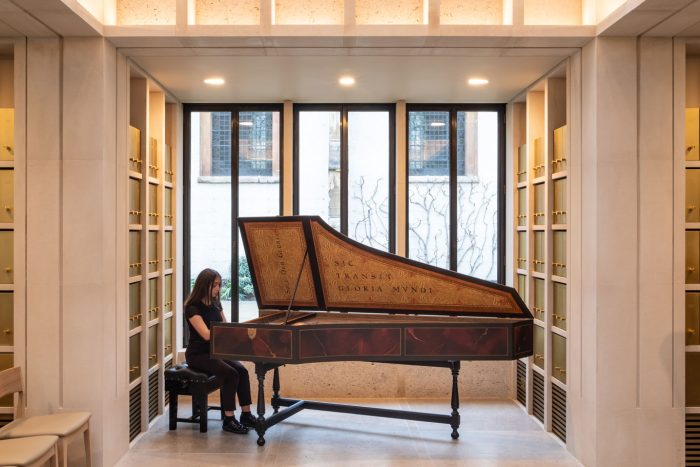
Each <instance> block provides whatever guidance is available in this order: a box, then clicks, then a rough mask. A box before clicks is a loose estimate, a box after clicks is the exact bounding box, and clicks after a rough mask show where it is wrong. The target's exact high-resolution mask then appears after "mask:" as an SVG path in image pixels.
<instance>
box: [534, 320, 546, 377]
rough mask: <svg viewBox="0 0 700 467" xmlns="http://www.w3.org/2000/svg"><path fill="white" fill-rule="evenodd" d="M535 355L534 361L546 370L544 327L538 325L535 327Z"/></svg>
mask: <svg viewBox="0 0 700 467" xmlns="http://www.w3.org/2000/svg"><path fill="white" fill-rule="evenodd" d="M532 328H533V339H534V352H535V353H534V355H533V357H532V363H534V364H535V365H537V366H538V367H540V368H542V369H543V370H544V329H542V328H541V327H539V326H538V325H534V326H533V327H532Z"/></svg>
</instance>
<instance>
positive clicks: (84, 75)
mask: <svg viewBox="0 0 700 467" xmlns="http://www.w3.org/2000/svg"><path fill="white" fill-rule="evenodd" d="M63 45H64V47H63V73H62V90H63V102H62V104H63V105H62V109H61V110H62V113H61V115H62V121H63V125H62V138H63V141H62V148H63V173H62V181H63V191H62V199H61V204H62V211H63V215H62V218H61V227H62V232H63V235H62V242H61V249H62V261H61V266H62V328H63V331H62V342H61V344H62V348H61V350H62V353H63V355H64V357H63V366H62V373H63V378H64V385H63V400H64V406H65V407H66V408H84V409H85V408H87V409H88V410H90V411H91V412H92V414H93V418H92V427H93V428H92V446H93V459H94V460H95V461H96V463H98V465H100V464H101V465H112V464H113V463H114V462H116V460H117V459H118V458H119V457H120V456H121V454H122V453H123V451H124V450H125V449H126V448H127V447H128V429H127V427H128V420H127V407H128V400H127V399H128V392H127V384H128V382H127V380H126V377H127V372H126V368H127V365H126V363H125V356H126V354H127V349H126V342H127V338H126V323H127V320H126V316H125V314H126V307H125V306H122V307H120V308H117V306H116V304H117V302H118V301H119V298H118V297H122V296H123V295H124V290H121V289H119V288H118V286H117V284H118V283H123V281H122V280H120V279H121V277H122V276H123V275H124V271H126V267H125V264H126V258H122V257H117V249H116V247H115V245H116V236H117V235H123V233H122V232H125V231H126V225H125V222H126V216H125V215H123V213H121V212H117V210H116V206H117V205H118V204H119V203H118V194H119V195H120V196H122V197H123V196H125V190H124V189H123V188H124V187H122V186H121V180H124V177H119V176H118V173H122V172H120V171H119V167H120V166H122V165H124V162H123V159H124V158H119V157H117V153H116V136H117V135H116V127H117V125H116V108H117V105H116V90H117V85H116V65H117V59H116V56H117V54H116V49H115V48H114V47H113V46H112V45H110V44H109V43H108V42H106V41H105V40H104V39H102V38H66V39H64V41H63ZM120 205H123V203H121V204H120ZM122 303H123V302H122ZM88 382H89V384H88Z"/></svg>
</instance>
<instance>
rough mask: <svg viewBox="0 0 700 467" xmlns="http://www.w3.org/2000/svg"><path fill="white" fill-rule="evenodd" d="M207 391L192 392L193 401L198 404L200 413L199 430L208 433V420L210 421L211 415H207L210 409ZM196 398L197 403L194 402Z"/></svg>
mask: <svg viewBox="0 0 700 467" xmlns="http://www.w3.org/2000/svg"><path fill="white" fill-rule="evenodd" d="M207 396H208V394H207V392H206V391H204V392H197V393H196V394H192V401H193V403H194V404H195V405H196V406H197V410H198V411H199V412H198V415H199V432H200V433H206V432H207V428H208V426H207V422H208V421H209V416H208V415H207V412H208V411H209V404H208V402H207ZM195 400H196V403H195V402H194V401H195Z"/></svg>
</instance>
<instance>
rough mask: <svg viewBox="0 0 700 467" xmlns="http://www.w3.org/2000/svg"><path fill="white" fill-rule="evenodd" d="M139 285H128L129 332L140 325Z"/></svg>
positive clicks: (135, 283)
mask: <svg viewBox="0 0 700 467" xmlns="http://www.w3.org/2000/svg"><path fill="white" fill-rule="evenodd" d="M141 318H142V313H141V283H140V282H134V283H133V284H129V330H132V329H134V328H137V327H139V326H140V325H141Z"/></svg>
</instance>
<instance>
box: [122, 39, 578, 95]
mask: <svg viewBox="0 0 700 467" xmlns="http://www.w3.org/2000/svg"><path fill="white" fill-rule="evenodd" d="M122 50H123V51H124V52H125V53H126V54H127V55H129V56H131V58H132V59H133V60H134V62H135V63H136V64H137V65H138V66H140V67H141V68H142V69H143V70H145V71H146V72H148V73H149V74H150V75H151V76H152V77H153V78H155V79H156V80H157V81H158V82H159V83H160V84H161V85H162V86H163V87H165V88H166V89H167V90H168V91H169V92H171V93H172V94H173V95H174V96H175V97H176V98H177V99H179V100H180V101H182V102H240V103H246V102H248V103H252V102H255V103H266V102H282V101H284V100H287V99H289V100H292V101H294V102H318V103H331V102H335V103H356V102H396V101H398V100H406V101H407V102H445V103H447V102H507V101H509V100H511V99H512V98H513V97H515V96H516V95H518V94H519V93H520V92H521V91H522V90H523V89H525V88H527V87H528V86H530V85H531V84H532V83H533V82H534V81H536V80H537V79H538V78H540V77H541V76H542V75H544V74H545V73H547V72H548V71H549V70H551V69H552V68H554V67H555V66H557V65H558V64H559V63H560V62H561V61H562V60H564V59H565V58H566V57H567V56H569V55H570V54H571V53H573V52H574V51H575V50H576V49H572V48H559V49H558V48H543V49H534V48H533V49H478V48H470V49H454V48H453V49H435V48H419V49H400V50H397V49H370V50H367V49H362V50H358V49H222V48H219V49H181V48H180V49H162V48H159V49H122ZM346 74H347V75H352V76H354V77H355V79H356V84H355V86H353V87H352V88H342V87H341V86H339V85H338V78H339V77H340V76H341V75H346ZM210 76H219V77H223V78H224V79H225V80H226V84H225V85H224V86H221V87H212V86H207V85H205V84H204V83H203V80H204V78H206V77H210ZM471 76H478V77H484V78H487V79H489V81H490V83H489V84H488V85H486V86H483V87H478V88H477V87H470V86H467V84H466V80H467V78H468V77H471Z"/></svg>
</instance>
